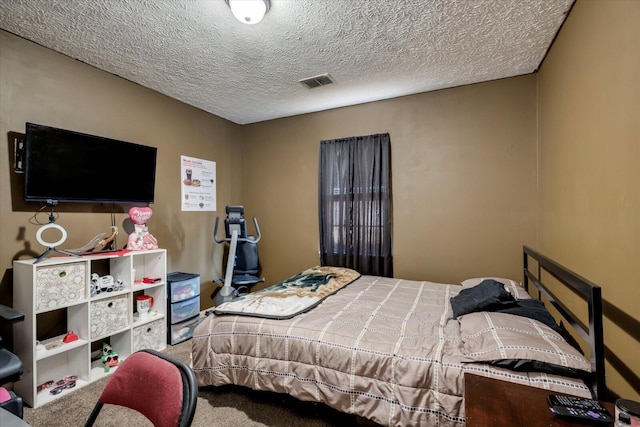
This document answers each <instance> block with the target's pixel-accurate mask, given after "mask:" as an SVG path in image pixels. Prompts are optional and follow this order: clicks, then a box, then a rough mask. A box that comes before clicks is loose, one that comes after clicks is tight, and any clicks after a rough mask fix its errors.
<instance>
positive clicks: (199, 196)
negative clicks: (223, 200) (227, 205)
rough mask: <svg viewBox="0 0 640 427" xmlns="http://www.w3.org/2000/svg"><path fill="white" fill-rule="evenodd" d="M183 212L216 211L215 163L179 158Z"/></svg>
mask: <svg viewBox="0 0 640 427" xmlns="http://www.w3.org/2000/svg"><path fill="white" fill-rule="evenodd" d="M180 164H181V167H180V170H181V172H180V173H181V176H180V181H181V183H180V187H181V188H182V194H181V199H180V200H181V201H182V210H183V211H215V210H216V162H212V161H210V160H202V159H196V158H194V157H187V156H180Z"/></svg>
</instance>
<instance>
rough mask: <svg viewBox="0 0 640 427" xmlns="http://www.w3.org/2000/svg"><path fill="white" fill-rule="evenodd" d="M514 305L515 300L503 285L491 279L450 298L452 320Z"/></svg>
mask: <svg viewBox="0 0 640 427" xmlns="http://www.w3.org/2000/svg"><path fill="white" fill-rule="evenodd" d="M514 303H515V299H514V298H513V296H512V295H511V294H510V293H509V292H507V290H506V289H505V288H504V285H503V284H502V283H500V282H497V281H495V280H492V279H487V280H483V281H482V282H481V283H480V284H479V285H477V286H474V287H472V288H465V289H463V290H461V291H460V293H459V294H458V295H456V296H455V297H453V298H451V308H452V309H453V317H454V318H457V317H458V316H462V315H463V314H467V313H473V312H475V311H495V310H496V309H497V308H499V307H502V306H509V305H512V304H514Z"/></svg>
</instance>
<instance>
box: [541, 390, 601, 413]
mask: <svg viewBox="0 0 640 427" xmlns="http://www.w3.org/2000/svg"><path fill="white" fill-rule="evenodd" d="M547 400H548V401H549V405H550V406H564V407H567V408H578V409H586V410H587V411H589V410H591V411H596V412H604V413H608V411H607V408H605V407H604V406H602V405H601V404H600V402H598V401H597V400H593V399H585V398H584V397H577V396H564V395H560V394H550V395H549V397H548V398H547Z"/></svg>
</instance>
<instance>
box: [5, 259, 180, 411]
mask: <svg viewBox="0 0 640 427" xmlns="http://www.w3.org/2000/svg"><path fill="white" fill-rule="evenodd" d="M34 261H35V260H18V261H14V263H13V306H14V308H15V309H16V310H19V311H21V312H23V313H24V314H25V319H24V321H23V322H20V323H16V324H15V325H14V326H13V327H14V350H15V352H16V353H17V355H18V356H19V357H20V358H21V359H22V362H23V364H24V373H23V375H22V378H21V379H20V380H19V381H18V382H16V383H15V384H14V390H15V392H16V394H18V395H19V396H21V397H22V398H23V400H24V401H25V403H26V404H27V405H29V406H31V407H34V408H36V407H38V406H42V405H43V404H45V403H48V402H50V401H53V400H55V399H57V398H59V397H61V396H64V395H66V394H67V393H71V392H73V391H75V390H77V389H80V388H82V387H83V386H85V385H87V384H89V383H92V382H93V381H96V380H98V379H100V378H103V377H104V376H106V375H109V374H110V373H112V372H114V370H116V369H118V368H117V366H115V367H112V368H110V370H109V372H105V368H104V365H103V364H102V360H101V358H100V356H101V355H102V344H103V343H105V342H106V343H108V344H110V345H111V347H112V348H113V350H114V351H116V352H117V353H118V358H119V360H120V362H122V361H123V360H125V359H126V358H127V357H128V356H129V355H130V354H132V353H134V352H136V351H138V350H142V349H145V348H152V349H155V350H162V349H164V348H165V347H166V345H167V339H166V335H167V332H166V330H167V329H166V316H167V309H166V291H165V286H166V277H167V257H166V251H165V250H164V249H154V250H146V251H126V250H123V251H118V252H109V253H98V254H92V255H85V256H81V257H73V256H64V257H55V258H47V259H44V260H41V261H40V262H37V263H35V264H34ZM92 273H97V274H98V275H100V276H105V275H111V276H113V278H114V280H121V281H122V284H123V286H122V289H120V290H112V291H108V292H100V293H99V294H97V295H92V293H91V274H92ZM145 277H156V278H159V281H157V282H155V283H150V284H147V283H144V282H143V280H142V279H143V278H145ZM141 294H145V295H151V296H153V298H154V305H153V307H152V308H151V312H150V313H149V315H148V316H146V318H144V319H140V318H139V317H138V315H137V312H136V303H135V300H136V296H138V295H141ZM68 331H73V333H74V334H76V335H77V336H78V339H77V340H75V341H72V342H69V343H63V342H62V340H63V338H64V336H65V335H66V333H67V332H68ZM37 342H39V343H40V344H42V345H43V346H44V348H45V350H42V349H41V350H40V351H37V350H36V344H37ZM69 376H77V378H78V379H77V380H76V383H75V386H74V387H73V388H68V389H64V390H63V391H62V392H61V393H59V394H52V393H51V389H52V388H54V387H56V386H55V382H57V381H58V380H61V379H63V378H65V377H69ZM48 381H53V382H54V385H53V386H52V387H49V388H45V389H43V390H41V391H40V392H38V385H40V384H45V383H47V382H48Z"/></svg>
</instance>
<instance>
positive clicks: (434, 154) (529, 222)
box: [242, 76, 537, 283]
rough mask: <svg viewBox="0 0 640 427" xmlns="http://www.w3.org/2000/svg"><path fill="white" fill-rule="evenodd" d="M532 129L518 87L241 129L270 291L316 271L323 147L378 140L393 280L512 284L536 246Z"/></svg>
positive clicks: (500, 84) (527, 85)
mask: <svg viewBox="0 0 640 427" xmlns="http://www.w3.org/2000/svg"><path fill="white" fill-rule="evenodd" d="M320 90H321V89H320ZM309 96H313V92H310V93H309ZM535 125H536V124H535V77H534V76H524V77H519V78H513V79H506V80H500V81H494V82H489V83H483V84H478V85H472V86H466V87H460V88H454V89H448V90H441V91H437V92H432V93H426V94H420V95H414V96H408V97H403V98H397V99H392V100H387V101H381V102H375V103H371V104H365V105H359V106H354V107H348V108H341V109H336V110H331V111H326V112H321V113H315V114H309V115H303V116H297V117H292V118H285V119H280V120H273V121H269V122H264V123H257V124H253V125H248V126H244V127H243V129H242V149H243V156H242V175H243V181H242V183H243V184H242V195H243V202H244V204H245V206H246V208H247V213H248V214H249V215H255V216H257V217H258V219H259V221H260V224H261V229H262V232H263V240H262V241H261V242H260V245H259V246H260V259H261V262H262V264H263V267H264V268H263V272H264V275H265V276H266V278H267V281H268V283H275V282H278V281H281V280H283V279H285V278H287V277H289V276H291V275H293V274H295V273H297V272H299V271H301V270H302V269H304V268H306V267H310V266H312V265H315V264H317V263H318V245H319V243H318V220H317V216H318V212H317V210H318V207H317V206H318V205H317V180H318V152H319V147H320V141H321V140H323V139H333V138H340V137H346V136H355V135H367V134H374V133H379V132H389V134H390V136H391V151H392V155H391V157H392V181H393V183H392V192H393V216H394V219H393V223H394V230H393V233H394V236H393V245H394V250H393V252H394V272H395V276H397V277H403V278H408V279H425V280H431V281H443V282H454V283H458V282H459V281H461V280H463V279H465V278H468V277H477V276H483V275H503V276H509V277H513V278H516V279H520V277H521V274H522V273H521V264H522V260H521V249H522V245H523V244H525V243H526V244H530V245H534V246H535V245H536V241H535V238H536V216H535V214H536V200H537V194H536V145H535V141H536V132H535Z"/></svg>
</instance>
